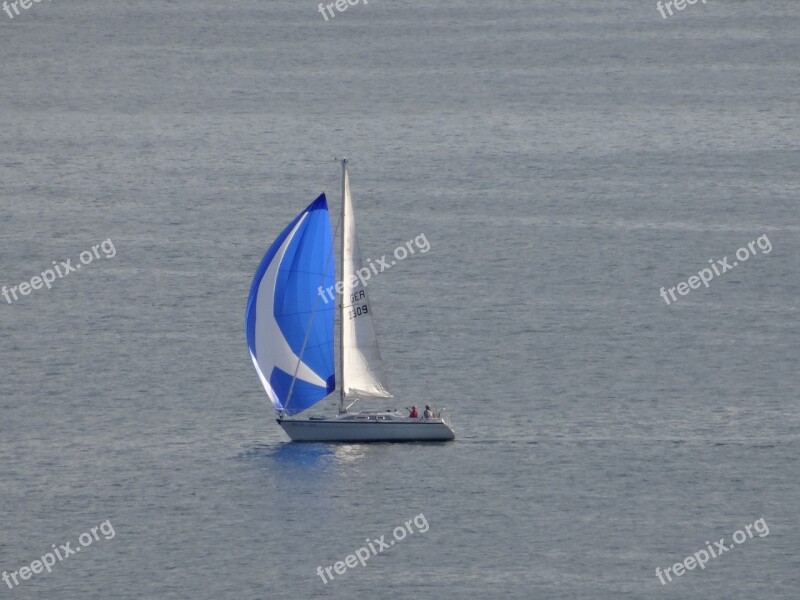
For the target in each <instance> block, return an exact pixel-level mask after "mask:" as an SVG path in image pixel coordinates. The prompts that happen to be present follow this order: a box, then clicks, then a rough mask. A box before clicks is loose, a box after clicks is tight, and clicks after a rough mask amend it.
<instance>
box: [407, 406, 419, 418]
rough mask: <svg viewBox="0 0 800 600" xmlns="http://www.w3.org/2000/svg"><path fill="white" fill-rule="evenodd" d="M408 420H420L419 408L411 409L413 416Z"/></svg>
mask: <svg viewBox="0 0 800 600" xmlns="http://www.w3.org/2000/svg"><path fill="white" fill-rule="evenodd" d="M408 418H409V419H418V418H419V414H417V407H416V406H412V407H411V414H410V415H408Z"/></svg>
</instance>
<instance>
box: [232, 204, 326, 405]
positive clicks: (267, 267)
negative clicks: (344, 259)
mask: <svg viewBox="0 0 800 600" xmlns="http://www.w3.org/2000/svg"><path fill="white" fill-rule="evenodd" d="M334 278H335V274H334V260H333V236H332V233H331V224H330V217H329V215H328V203H327V201H326V199H325V194H321V195H320V196H319V198H317V199H316V200H314V202H312V203H311V204H309V205H308V207H307V208H306V209H305V210H304V211H303V212H301V213H300V214H299V215H298V216H297V217H296V218H295V219H294V221H292V222H291V223H290V224H289V226H288V227H287V228H286V229H284V230H283V232H282V233H281V234H280V235H279V236H278V238H277V239H276V240H275V241H274V242H273V243H272V246H270V247H269V250H267V253H266V254H265V255H264V258H263V259H262V260H261V264H260V265H259V266H258V270H257V271H256V274H255V277H254V278H253V285H252V287H251V288H250V297H249V299H248V301H247V313H246V316H245V328H246V330H247V345H248V347H249V348H250V356H251V357H252V359H253V365H254V366H255V368H256V372H257V373H258V376H259V379H261V383H262V384H263V386H264V389H265V390H266V391H267V395H268V396H269V398H270V400H272V404H273V406H274V407H275V410H276V411H278V412H281V413H285V414H288V415H294V414H297V413H299V412H302V411H304V410H306V409H307V408H309V407H311V406H313V405H314V404H316V403H317V402H319V401H320V400H322V399H323V398H324V397H325V396H327V395H328V394H330V393H331V392H332V391H333V390H334V389H335V387H336V386H335V378H334V370H335V365H334V359H333V343H334V340H333V319H334V310H335V305H336V302H335V301H334V300H332V299H331V295H330V294H326V293H325V290H326V289H327V288H328V287H330V286H333V285H334Z"/></svg>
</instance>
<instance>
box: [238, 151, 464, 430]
mask: <svg viewBox="0 0 800 600" xmlns="http://www.w3.org/2000/svg"><path fill="white" fill-rule="evenodd" d="M340 224H341V229H342V231H341V252H340V256H339V259H340V262H339V274H340V276H341V278H340V280H339V281H338V282H335V281H334V279H335V265H334V263H335V252H334V236H333V233H332V231H331V223H330V215H329V213H328V202H327V198H326V197H325V194H324V193H323V194H320V196H319V197H318V198H317V199H316V200H314V201H313V202H312V203H311V204H309V205H308V206H307V207H306V209H305V210H304V211H302V212H301V213H300V214H299V215H297V217H295V219H294V220H293V221H292V222H291V223H289V225H288V226H287V227H286V228H285V229H284V230H283V231H282V232H281V234H280V235H279V236H278V237H277V239H276V240H275V241H274V242H273V243H272V245H271V246H270V247H269V249H268V250H267V252H266V254H265V255H264V258H263V259H262V260H261V264H259V266H258V269H257V270H256V273H255V276H254V277H253V284H252V286H251V288H250V296H249V298H248V302H247V312H246V315H245V328H246V331H247V345H248V347H249V349H250V357H251V358H252V360H253V365H254V366H255V369H256V373H258V377H259V379H260V380H261V384H262V385H263V387H264V389H265V390H266V392H267V396H268V397H269V399H270V400H271V402H272V405H273V407H274V408H275V411H276V412H277V422H278V424H279V425H280V426H281V427H282V428H283V430H284V431H285V432H286V434H287V435H288V436H289V438H290V439H291V440H292V441H295V442H410V441H449V440H452V439H455V433H454V432H453V430H452V428H451V427H450V424H449V420H448V417H447V415H446V414H445V411H444V410H436V409H432V410H431V411H430V412H428V411H426V414H427V415H428V416H427V417H425V416H422V417H420V416H414V417H411V416H406V415H405V414H401V413H399V412H398V411H397V410H366V411H358V412H356V411H351V410H350V409H352V408H353V407H354V406H355V405H356V404H357V403H359V402H362V401H368V400H370V399H388V398H392V394H391V393H390V392H389V387H388V384H387V380H386V373H385V371H384V367H383V361H382V360H381V355H380V351H379V350H378V338H377V336H376V334H375V325H374V322H373V310H372V305H371V304H370V301H369V295H368V294H367V290H366V287H365V285H366V284H365V278H364V267H363V263H362V260H361V250H360V248H359V245H358V237H357V236H356V222H355V215H354V212H353V200H352V197H351V195H350V180H349V176H348V172H347V160H346V159H344V160H342V216H341V220H340ZM337 229H338V228H337ZM359 272H362V277H359V276H358V274H359ZM334 298H335V299H334ZM337 309H338V310H337ZM337 312H338V317H339V369H338V377H337V376H336V373H335V371H336V365H335V356H334V344H335V339H334V325H335V318H336V313H337ZM337 380H338V383H339V385H338V391H339V411H338V414H336V415H333V416H330V417H316V416H315V417H309V418H298V417H295V415H298V414H300V413H302V412H303V411H305V410H307V409H309V408H311V407H312V406H314V405H315V404H317V403H318V402H320V401H321V400H324V399H325V398H327V397H328V396H330V395H331V394H333V393H335V392H336V389H337V385H336V383H337ZM427 404H431V403H430V402H429V401H428V402H427Z"/></svg>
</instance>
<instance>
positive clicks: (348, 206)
mask: <svg viewBox="0 0 800 600" xmlns="http://www.w3.org/2000/svg"><path fill="white" fill-rule="evenodd" d="M359 272H360V273H361V278H359ZM370 275H371V273H370V272H369V269H368V268H366V267H364V266H363V263H362V262H361V249H360V248H359V246H358V237H357V236H356V222H355V216H354V214H353V200H352V198H351V196H350V179H349V177H348V175H347V161H343V162H342V271H341V282H342V284H343V293H342V311H341V336H342V339H341V361H342V377H341V386H342V387H341V390H342V394H343V396H357V397H371V398H391V397H392V394H391V393H389V389H388V385H387V382H386V373H385V372H384V369H383V361H382V360H381V354H380V352H379V351H378V338H377V336H376V335H375V325H374V323H373V321H372V306H371V305H370V303H369V296H368V295H367V290H366V288H365V285H364V281H366V279H368V278H369V276H370Z"/></svg>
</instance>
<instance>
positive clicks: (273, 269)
mask: <svg viewBox="0 0 800 600" xmlns="http://www.w3.org/2000/svg"><path fill="white" fill-rule="evenodd" d="M307 217H308V213H306V214H304V215H303V218H301V219H300V220H299V221H298V222H297V224H296V225H295V226H294V229H292V231H291V233H289V235H287V236H286V239H285V240H284V241H283V244H281V247H280V248H279V249H278V251H277V252H276V253H275V256H274V257H273V259H272V262H271V263H270V264H269V266H268V267H267V270H266V272H265V273H264V277H262V278H261V281H260V282H259V285H258V295H257V298H256V324H255V338H256V356H255V357H253V364H254V365H255V367H256V371H257V372H258V376H259V378H260V379H261V383H262V384H263V385H264V389H266V390H267V394H269V397H270V399H271V400H272V401H273V403H277V402H276V399H277V395H276V394H275V392H274V390H273V389H272V386H271V385H270V384H269V375H271V374H272V369H273V368H275V367H277V368H279V369H281V370H282V371H284V372H286V373H288V374H290V375H292V374H293V373H294V372H295V369H296V370H297V378H298V379H300V380H302V381H306V382H308V383H311V384H313V385H318V386H320V387H323V388H324V387H326V385H327V382H326V381H325V380H324V379H322V378H321V377H320V376H319V375H317V374H316V373H315V372H314V371H313V370H312V369H311V367H309V366H308V365H307V364H305V363H304V362H302V361H301V360H300V358H299V357H298V356H297V354H295V353H294V351H293V350H292V348H291V346H289V344H288V342H287V341H286V338H285V337H284V336H283V333H282V332H281V329H280V327H279V326H278V322H277V321H276V320H275V312H274V306H275V282H276V280H277V278H278V270H279V268H280V265H281V263H282V262H283V258H284V256H285V255H286V250H287V249H288V248H289V245H290V244H291V243H292V239H293V238H294V236H295V234H296V233H297V230H298V228H299V227H300V226H301V225H302V223H303V221H305V220H306V218H307ZM298 363H299V365H298ZM281 404H282V403H281Z"/></svg>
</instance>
